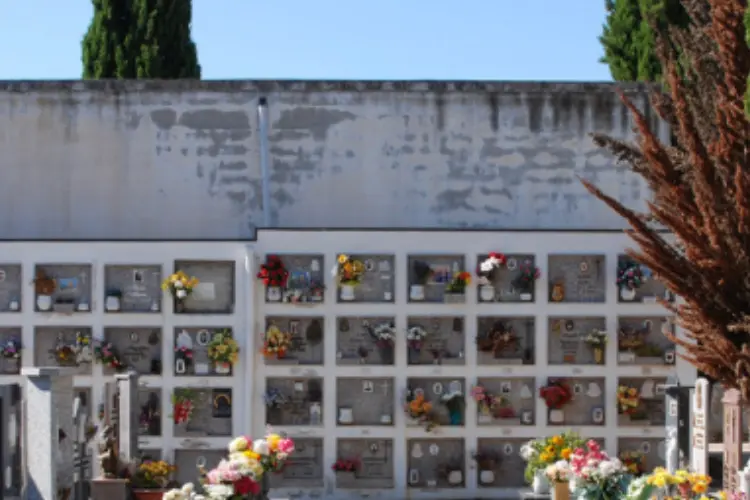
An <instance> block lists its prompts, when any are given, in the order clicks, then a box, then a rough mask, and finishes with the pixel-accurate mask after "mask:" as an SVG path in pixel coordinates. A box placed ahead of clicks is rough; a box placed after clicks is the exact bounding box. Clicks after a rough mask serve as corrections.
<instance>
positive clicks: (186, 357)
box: [174, 345, 193, 363]
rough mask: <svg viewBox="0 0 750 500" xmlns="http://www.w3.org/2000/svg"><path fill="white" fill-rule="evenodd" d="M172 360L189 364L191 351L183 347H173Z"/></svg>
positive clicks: (191, 355)
mask: <svg viewBox="0 0 750 500" xmlns="http://www.w3.org/2000/svg"><path fill="white" fill-rule="evenodd" d="M174 358H175V359H181V360H183V361H184V362H185V363H190V362H191V361H192V360H193V350H192V349H191V348H189V347H188V346H185V345H176V346H175V347H174Z"/></svg>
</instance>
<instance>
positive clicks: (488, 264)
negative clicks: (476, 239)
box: [479, 259, 495, 273]
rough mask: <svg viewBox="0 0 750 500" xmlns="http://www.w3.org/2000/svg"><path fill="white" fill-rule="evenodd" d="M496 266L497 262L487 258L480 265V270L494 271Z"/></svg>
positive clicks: (485, 271)
mask: <svg viewBox="0 0 750 500" xmlns="http://www.w3.org/2000/svg"><path fill="white" fill-rule="evenodd" d="M494 268H495V263H494V262H492V260H491V259H487V260H485V261H484V262H482V263H481V264H480V266H479V270H480V271H482V272H483V273H488V272H490V271H492V270H493V269H494Z"/></svg>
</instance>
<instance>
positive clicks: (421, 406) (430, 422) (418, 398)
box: [404, 391, 437, 432]
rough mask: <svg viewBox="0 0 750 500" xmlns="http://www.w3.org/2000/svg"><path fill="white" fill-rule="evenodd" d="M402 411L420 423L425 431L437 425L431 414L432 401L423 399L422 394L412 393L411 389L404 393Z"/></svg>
mask: <svg viewBox="0 0 750 500" xmlns="http://www.w3.org/2000/svg"><path fill="white" fill-rule="evenodd" d="M404 411H405V412H406V415H407V416H409V417H410V418H413V419H414V420H417V421H419V422H420V423H422V424H423V425H424V427H425V430H426V431H427V432H430V431H431V430H432V429H434V428H435V427H437V422H435V419H434V415H433V409H432V403H430V402H429V401H427V400H426V399H425V397H424V394H416V395H414V394H413V393H412V392H411V391H408V392H407V393H406V403H405V404H404Z"/></svg>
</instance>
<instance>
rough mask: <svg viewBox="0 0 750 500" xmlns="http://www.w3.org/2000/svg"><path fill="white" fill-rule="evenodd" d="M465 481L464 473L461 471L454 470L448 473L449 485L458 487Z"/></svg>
mask: <svg viewBox="0 0 750 500" xmlns="http://www.w3.org/2000/svg"><path fill="white" fill-rule="evenodd" d="M463 481H464V473H463V472H461V471H460V470H452V471H450V472H449V473H448V484H450V485H452V486H458V485H460V484H461V483H462V482H463Z"/></svg>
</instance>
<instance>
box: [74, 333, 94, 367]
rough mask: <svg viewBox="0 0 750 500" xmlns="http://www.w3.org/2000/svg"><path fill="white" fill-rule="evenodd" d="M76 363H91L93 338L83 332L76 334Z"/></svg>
mask: <svg viewBox="0 0 750 500" xmlns="http://www.w3.org/2000/svg"><path fill="white" fill-rule="evenodd" d="M75 351H76V363H89V362H90V361H91V357H92V353H91V337H90V336H89V335H86V334H85V333H83V332H80V331H79V332H76V344H75Z"/></svg>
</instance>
